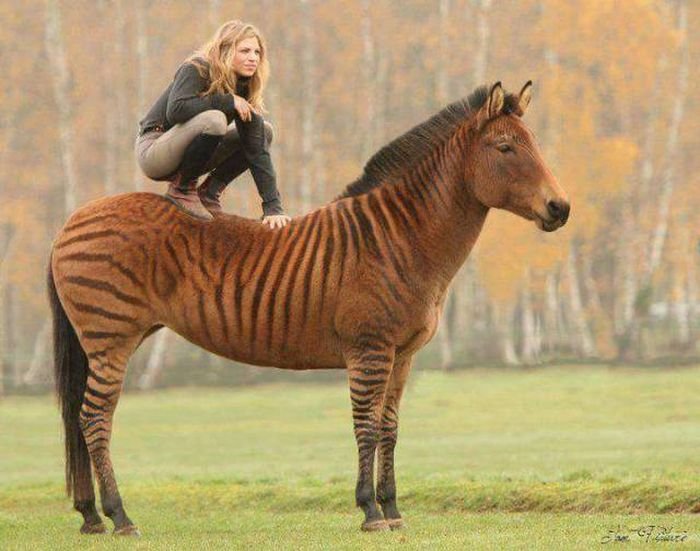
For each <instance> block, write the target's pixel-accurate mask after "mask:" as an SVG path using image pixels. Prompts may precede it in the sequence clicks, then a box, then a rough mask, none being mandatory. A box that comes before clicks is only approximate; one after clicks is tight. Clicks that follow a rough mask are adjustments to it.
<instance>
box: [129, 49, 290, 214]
mask: <svg viewBox="0 0 700 551" xmlns="http://www.w3.org/2000/svg"><path fill="white" fill-rule="evenodd" d="M208 87H209V82H208V80H207V79H206V78H204V77H202V76H201V75H200V74H199V71H198V70H197V67H196V66H195V65H194V64H193V63H190V62H185V63H183V64H182V65H181V66H180V67H179V68H178V70H177V72H176V73H175V77H174V78H173V81H172V82H171V83H170V84H169V85H168V87H167V88H166V89H165V90H164V91H163V93H162V94H161V95H160V97H159V98H158V99H157V100H156V102H155V103H154V104H153V106H152V107H151V109H150V110H149V111H148V113H146V116H145V117H144V118H143V119H142V120H141V121H140V122H139V134H144V133H146V132H148V131H149V130H153V129H156V128H160V129H162V130H163V131H167V130H169V129H170V128H171V127H173V126H174V125H176V124H180V123H183V122H185V121H188V120H189V119H191V118H192V117H194V116H195V115H198V114H199V113H202V112H203V111H208V110H210V109H217V110H219V111H222V112H223V113H224V114H225V115H226V120H227V122H228V123H229V124H230V123H231V121H233V120H234V119H235V120H236V127H237V129H238V133H239V135H240V137H241V144H242V146H243V149H244V153H245V156H246V160H247V161H248V163H249V165H250V171H251V174H252V175H253V179H254V181H255V185H256V187H257V188H258V193H259V194H260V197H261V198H262V201H263V202H262V208H263V213H264V215H265V216H269V215H272V214H282V213H283V212H284V209H283V208H282V201H281V199H280V195H279V191H278V190H277V181H276V175H275V170H274V167H273V166H272V159H271V158H270V153H269V151H268V150H267V147H266V146H265V141H264V139H258V137H259V136H262V135H264V134H263V126H262V125H263V120H262V117H260V116H259V115H256V114H254V116H253V120H251V121H250V122H243V121H242V120H241V119H240V117H239V116H238V113H237V112H236V108H235V104H234V101H233V96H232V95H231V94H217V93H212V94H209V95H206V96H201V95H200V94H201V93H202V92H204V91H205V90H206V89H207V88H208ZM236 94H238V95H239V96H241V97H243V98H248V79H239V81H238V84H237V87H236ZM258 127H259V128H258ZM261 144H262V145H261Z"/></svg>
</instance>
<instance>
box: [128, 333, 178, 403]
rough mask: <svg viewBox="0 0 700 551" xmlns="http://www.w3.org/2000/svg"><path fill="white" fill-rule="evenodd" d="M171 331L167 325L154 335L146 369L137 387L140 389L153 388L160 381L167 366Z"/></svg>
mask: <svg viewBox="0 0 700 551" xmlns="http://www.w3.org/2000/svg"><path fill="white" fill-rule="evenodd" d="M171 333H172V332H171V331H170V329H168V328H167V327H164V328H163V329H160V330H159V331H158V332H157V333H156V334H155V336H154V337H153V347H152V348H151V353H150V354H149V356H148V361H147V362H146V369H145V370H144V372H143V373H142V375H141V377H140V378H139V381H138V383H137V385H136V386H137V387H138V388H139V389H140V390H151V389H152V388H153V387H154V386H155V384H156V383H157V382H158V379H159V378H160V375H161V374H162V373H163V367H164V366H165V351H166V350H167V343H168V340H169V339H170V337H171Z"/></svg>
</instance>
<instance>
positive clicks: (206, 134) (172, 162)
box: [136, 21, 289, 228]
mask: <svg viewBox="0 0 700 551" xmlns="http://www.w3.org/2000/svg"><path fill="white" fill-rule="evenodd" d="M268 72H269V65H268V61H267V55H266V50H265V40H264V39H263V37H262V35H261V34H260V32H259V31H258V30H257V29H256V28H255V27H254V26H253V25H250V24H247V23H243V22H241V21H229V22H227V23H224V24H223V25H222V26H221V27H220V28H219V29H218V30H217V31H216V34H215V35H214V37H213V38H212V39H211V40H210V41H209V42H208V43H207V44H205V45H204V46H203V47H202V48H200V49H199V50H198V51H197V52H195V53H194V54H193V55H192V56H190V57H189V58H188V59H187V60H185V62H184V63H183V64H182V65H181V66H180V67H179V69H178V70H177V73H176V74H175V77H174V79H173V82H172V83H171V84H170V85H169V86H168V87H167V88H166V90H165V91H164V92H163V93H162V94H161V96H160V97H159V98H158V100H157V101H156V103H155V104H154V105H153V107H151V109H150V111H149V112H148V114H147V115H146V116H145V117H144V119H143V120H142V121H141V122H140V123H139V127H140V131H139V136H138V138H137V140H136V156H137V159H138V163H139V166H140V167H141V169H142V170H143V172H144V174H146V176H148V177H149V178H152V179H154V180H167V181H170V185H169V187H168V191H167V192H166V194H165V196H166V197H167V198H168V199H170V200H171V201H173V202H174V203H175V204H176V205H177V206H178V207H180V208H182V209H184V210H185V211H186V212H188V213H189V214H191V215H192V216H195V217H197V218H201V219H204V220H211V219H212V214H211V213H218V212H221V205H220V204H219V198H220V196H221V193H222V192H223V190H224V188H226V186H227V185H228V184H229V182H231V181H232V180H233V179H234V178H236V177H237V176H239V175H240V174H241V173H243V172H245V171H246V170H247V169H250V171H251V173H252V175H253V179H254V180H255V185H256V187H257V188H258V192H259V194H260V196H261V198H262V208H263V220H262V221H263V223H264V224H267V225H269V226H270V227H271V228H275V227H283V226H285V225H286V224H287V223H288V222H289V217H288V216H286V215H285V214H284V211H283V208H282V203H281V199H280V195H279V192H278V191H277V182H276V176H275V170H274V168H273V166H272V160H271V158H270V153H269V145H270V142H271V140H272V127H271V126H270V125H269V124H268V123H267V122H266V121H264V120H263V118H262V116H261V114H260V113H261V112H263V110H264V103H263V90H264V88H265V83H266V81H267V76H268ZM207 172H210V174H209V176H208V177H207V178H206V180H205V181H204V182H203V183H202V185H201V186H199V188H197V178H198V177H199V176H201V175H202V174H205V173H207Z"/></svg>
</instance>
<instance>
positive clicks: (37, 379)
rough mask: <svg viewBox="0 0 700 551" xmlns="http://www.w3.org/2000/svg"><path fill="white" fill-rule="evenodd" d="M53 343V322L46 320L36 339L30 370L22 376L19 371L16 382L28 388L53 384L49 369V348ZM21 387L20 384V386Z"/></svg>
mask: <svg viewBox="0 0 700 551" xmlns="http://www.w3.org/2000/svg"><path fill="white" fill-rule="evenodd" d="M50 342H51V320H49V319H46V320H45V321H44V323H43V324H42V325H41V329H40V330H39V333H38V334H37V336H36V339H34V348H33V351H32V359H31V361H30V362H29V369H28V370H27V372H26V373H24V374H22V373H21V372H20V370H19V367H18V369H17V373H16V374H15V380H16V381H17V382H18V383H21V384H25V385H28V386H36V385H48V384H50V383H51V370H50V369H49V362H50V359H49V355H48V348H49V343H50ZM18 386H19V384H18Z"/></svg>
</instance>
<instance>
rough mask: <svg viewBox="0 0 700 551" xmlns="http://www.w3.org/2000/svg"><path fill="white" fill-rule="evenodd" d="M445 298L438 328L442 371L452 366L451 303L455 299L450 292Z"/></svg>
mask: <svg viewBox="0 0 700 551" xmlns="http://www.w3.org/2000/svg"><path fill="white" fill-rule="evenodd" d="M447 293H448V294H447V296H446V297H445V304H444V305H443V308H442V313H441V315H440V323H439V327H438V335H437V337H438V344H439V346H440V369H443V370H446V369H449V368H450V366H451V365H452V334H451V330H450V321H449V320H450V316H449V310H450V301H451V300H452V299H453V297H452V292H451V291H448V292H447Z"/></svg>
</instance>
